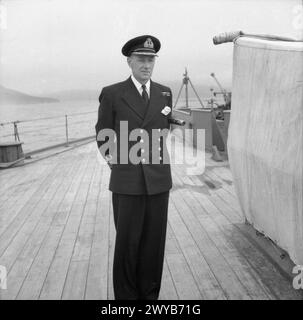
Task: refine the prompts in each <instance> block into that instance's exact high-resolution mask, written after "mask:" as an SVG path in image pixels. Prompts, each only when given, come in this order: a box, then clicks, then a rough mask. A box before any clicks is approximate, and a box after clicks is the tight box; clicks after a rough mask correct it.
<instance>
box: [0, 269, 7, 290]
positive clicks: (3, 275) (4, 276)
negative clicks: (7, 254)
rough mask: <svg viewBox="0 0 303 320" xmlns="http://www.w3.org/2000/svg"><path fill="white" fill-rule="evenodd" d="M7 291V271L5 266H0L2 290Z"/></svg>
mask: <svg viewBox="0 0 303 320" xmlns="http://www.w3.org/2000/svg"><path fill="white" fill-rule="evenodd" d="M1 289H7V271H6V267H5V266H1V265H0V290H1Z"/></svg>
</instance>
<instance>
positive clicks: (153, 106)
mask: <svg viewBox="0 0 303 320" xmlns="http://www.w3.org/2000/svg"><path fill="white" fill-rule="evenodd" d="M162 107H163V101H162V93H161V90H160V89H159V88H158V87H157V86H156V85H155V84H154V83H153V82H152V81H150V99H149V105H148V109H147V112H146V115H145V118H144V121H143V124H142V127H143V126H146V124H147V123H148V122H149V121H150V120H151V119H152V118H153V116H154V115H155V114H156V113H157V112H161V108H162Z"/></svg>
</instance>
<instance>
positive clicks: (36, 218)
mask: <svg viewBox="0 0 303 320" xmlns="http://www.w3.org/2000/svg"><path fill="white" fill-rule="evenodd" d="M97 152H98V151H97V148H96V146H95V143H94V142H93V143H88V144H86V145H82V146H81V147H78V148H74V149H71V150H69V151H68V152H65V153H61V154H58V155H55V156H52V157H50V158H46V159H43V160H41V161H37V162H35V163H31V164H30V165H26V166H24V167H16V168H11V169H9V170H8V171H0V179H1V180H2V181H4V183H3V184H2V185H1V187H0V190H2V194H1V195H0V208H3V209H5V211H3V210H1V211H0V219H1V229H0V264H1V265H5V266H6V267H7V269H8V289H7V290H5V291H3V290H2V292H1V299H98V300H103V299H114V292H113V283H112V264H113V254H114V245H115V228H114V223H113V212H112V204H111V192H110V191H109V190H108V179H109V174H110V170H109V168H108V167H107V166H106V165H105V164H104V163H102V164H103V165H101V163H100V158H99V157H98V153H97ZM177 156H178V155H177ZM186 168H187V166H186V165H172V173H173V182H174V184H173V189H172V190H171V196H170V203H169V212H168V224H167V236H166V246H165V257H164V265H163V274H162V286H161V290H160V299H163V300H166V299H184V300H187V299H197V300H200V299H247V300H250V299H262V300H266V299H302V298H303V297H302V294H301V293H300V292H298V291H296V290H294V289H293V288H292V284H291V281H290V280H289V279H288V278H286V277H285V275H284V274H283V273H282V272H281V271H280V269H279V267H278V266H277V264H276V261H278V260H276V261H273V260H272V259H271V257H270V255H268V254H266V252H264V248H266V246H263V247H262V248H261V249H260V246H259V245H257V242H255V241H252V239H251V237H252V236H253V233H252V232H250V233H249V236H248V232H247V228H248V226H247V225H245V224H244V219H243V217H242V215H241V208H240V205H239V203H238V200H237V196H236V193H235V189H234V185H233V182H232V176H231V172H230V170H229V168H228V164H227V163H225V162H224V163H222V162H221V163H216V162H214V161H213V160H212V159H211V156H210V154H207V155H206V170H205V172H204V173H203V174H202V175H201V174H200V175H194V176H187V175H186ZM264 241H265V240H264ZM289 265H290V264H289Z"/></svg>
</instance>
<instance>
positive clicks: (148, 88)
mask: <svg viewBox="0 0 303 320" xmlns="http://www.w3.org/2000/svg"><path fill="white" fill-rule="evenodd" d="M131 79H132V81H133V83H134V85H135V86H136V88H137V90H138V91H139V93H140V95H142V90H143V89H142V84H141V83H140V82H139V81H138V80H137V79H136V78H135V77H134V76H133V75H131ZM145 86H146V91H147V94H148V96H150V94H149V93H150V79H149V80H148V81H147V82H146V83H145Z"/></svg>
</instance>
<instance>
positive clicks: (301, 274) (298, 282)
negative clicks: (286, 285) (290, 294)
mask: <svg viewBox="0 0 303 320" xmlns="http://www.w3.org/2000/svg"><path fill="white" fill-rule="evenodd" d="M292 273H293V274H295V275H296V276H294V278H293V281H292V285H293V287H294V289H296V290H299V289H303V265H296V266H294V268H293V270H292Z"/></svg>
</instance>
